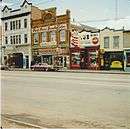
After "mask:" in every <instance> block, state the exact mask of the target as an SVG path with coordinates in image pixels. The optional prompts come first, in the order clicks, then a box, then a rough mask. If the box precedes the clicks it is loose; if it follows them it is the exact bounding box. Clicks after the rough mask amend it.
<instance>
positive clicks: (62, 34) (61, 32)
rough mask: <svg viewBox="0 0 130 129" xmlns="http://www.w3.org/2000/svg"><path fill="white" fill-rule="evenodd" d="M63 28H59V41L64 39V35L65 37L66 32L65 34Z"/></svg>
mask: <svg viewBox="0 0 130 129" xmlns="http://www.w3.org/2000/svg"><path fill="white" fill-rule="evenodd" d="M65 32H66V31H65V30H61V31H60V41H61V42H62V41H65V39H66V38H65V37H66V34H65Z"/></svg>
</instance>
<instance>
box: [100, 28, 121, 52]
mask: <svg viewBox="0 0 130 129" xmlns="http://www.w3.org/2000/svg"><path fill="white" fill-rule="evenodd" d="M113 36H119V48H118V49H113ZM104 37H109V39H110V40H109V41H110V42H109V44H110V47H109V48H107V49H106V48H105V51H123V30H116V31H114V30H110V29H104V30H101V31H100V41H99V42H100V49H104Z"/></svg>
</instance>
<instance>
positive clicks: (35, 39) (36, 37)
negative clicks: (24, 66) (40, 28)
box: [34, 33, 38, 44]
mask: <svg viewBox="0 0 130 129" xmlns="http://www.w3.org/2000/svg"><path fill="white" fill-rule="evenodd" d="M34 44H38V33H34Z"/></svg>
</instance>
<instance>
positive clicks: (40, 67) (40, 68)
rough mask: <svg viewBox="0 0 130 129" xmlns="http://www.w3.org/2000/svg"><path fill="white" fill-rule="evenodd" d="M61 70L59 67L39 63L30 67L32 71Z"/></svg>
mask: <svg viewBox="0 0 130 129" xmlns="http://www.w3.org/2000/svg"><path fill="white" fill-rule="evenodd" d="M60 69H62V67H61V66H53V65H48V64H47V63H39V64H35V65H32V66H31V70H33V71H58V70H60Z"/></svg>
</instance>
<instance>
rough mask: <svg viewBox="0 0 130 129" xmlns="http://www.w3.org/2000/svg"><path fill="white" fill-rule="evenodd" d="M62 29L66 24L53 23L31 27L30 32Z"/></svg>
mask: <svg viewBox="0 0 130 129" xmlns="http://www.w3.org/2000/svg"><path fill="white" fill-rule="evenodd" d="M56 29H58V30H62V29H67V25H66V24H60V25H53V26H46V27H36V28H34V29H32V32H33V33H34V32H42V31H52V30H56Z"/></svg>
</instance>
